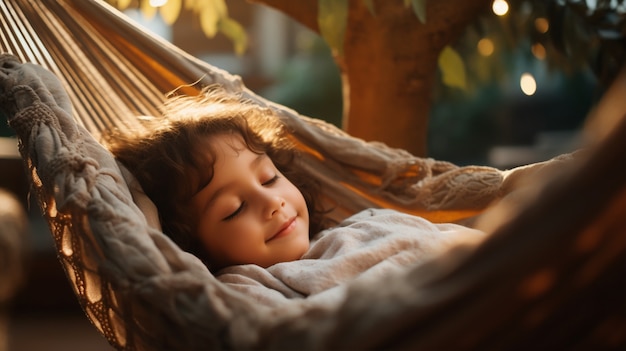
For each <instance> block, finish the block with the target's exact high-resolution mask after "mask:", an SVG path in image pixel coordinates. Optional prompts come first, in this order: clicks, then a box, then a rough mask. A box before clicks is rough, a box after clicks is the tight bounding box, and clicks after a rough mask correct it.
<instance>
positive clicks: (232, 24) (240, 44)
mask: <svg viewBox="0 0 626 351" xmlns="http://www.w3.org/2000/svg"><path fill="white" fill-rule="evenodd" d="M219 29H220V31H221V32H222V33H223V34H224V35H225V36H227V37H228V38H229V39H230V40H232V41H233V45H234V46H235V53H237V55H242V54H243V53H244V52H245V51H246V47H247V46H248V36H247V35H246V31H245V29H244V28H243V26H242V25H241V24H239V23H238V22H237V21H235V20H233V19H232V18H229V17H225V18H222V19H221V20H220V22H219Z"/></svg>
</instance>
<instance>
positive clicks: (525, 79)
mask: <svg viewBox="0 0 626 351" xmlns="http://www.w3.org/2000/svg"><path fill="white" fill-rule="evenodd" d="M519 85H520V88H522V92H523V93H524V94H526V95H528V96H531V95H534V94H535V92H536V91H537V82H536V81H535V77H533V75H532V74H530V73H524V74H522V77H521V78H520V81H519Z"/></svg>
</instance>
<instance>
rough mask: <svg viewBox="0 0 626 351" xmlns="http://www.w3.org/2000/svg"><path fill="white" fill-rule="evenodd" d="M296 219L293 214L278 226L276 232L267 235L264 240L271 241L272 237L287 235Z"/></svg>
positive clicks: (293, 226) (292, 228)
mask: <svg viewBox="0 0 626 351" xmlns="http://www.w3.org/2000/svg"><path fill="white" fill-rule="evenodd" d="M296 219H297V217H296V216H294V217H292V218H290V219H289V220H287V221H286V222H285V223H283V225H281V226H280V228H279V229H278V231H277V232H276V233H274V235H272V236H271V237H269V239H267V240H265V242H269V241H272V240H274V239H278V238H282V237H284V236H287V235H289V234H290V233H291V232H292V231H293V230H294V228H295V227H296Z"/></svg>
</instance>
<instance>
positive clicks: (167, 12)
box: [159, 0, 183, 26]
mask: <svg viewBox="0 0 626 351" xmlns="http://www.w3.org/2000/svg"><path fill="white" fill-rule="evenodd" d="M182 7H183V1H182V0H167V2H166V3H165V5H163V6H161V7H160V8H159V13H160V14H161V17H162V18H163V21H165V23H167V24H168V25H170V26H171V25H172V24H174V22H176V20H177V19H178V16H179V15H180V10H181V9H182Z"/></svg>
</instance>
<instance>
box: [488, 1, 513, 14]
mask: <svg viewBox="0 0 626 351" xmlns="http://www.w3.org/2000/svg"><path fill="white" fill-rule="evenodd" d="M491 9H492V10H493V13H495V14H496V15H498V16H504V15H506V14H507V13H508V12H509V3H508V2H506V1H505V0H494V2H493V4H491Z"/></svg>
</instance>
